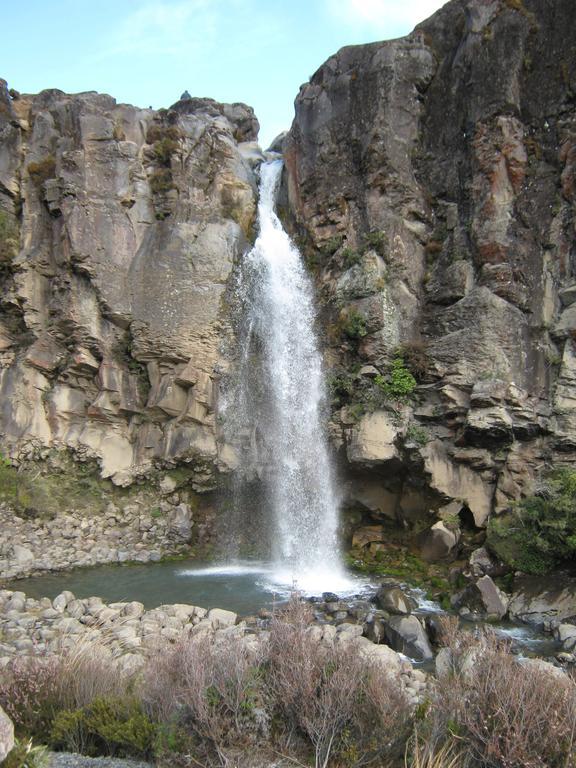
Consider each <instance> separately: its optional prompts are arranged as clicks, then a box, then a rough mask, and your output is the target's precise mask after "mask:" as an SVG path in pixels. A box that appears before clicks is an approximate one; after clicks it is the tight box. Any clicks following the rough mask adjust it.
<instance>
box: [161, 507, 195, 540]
mask: <svg viewBox="0 0 576 768" xmlns="http://www.w3.org/2000/svg"><path fill="white" fill-rule="evenodd" d="M167 522H168V534H169V535H170V536H172V537H174V538H176V539H179V540H181V541H182V542H188V541H190V537H191V536H192V526H193V525H194V522H193V520H192V511H191V509H190V507H189V506H188V505H187V504H178V506H177V507H174V508H173V509H171V510H170V512H169V513H168V515H167Z"/></svg>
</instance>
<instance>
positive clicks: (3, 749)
mask: <svg viewBox="0 0 576 768" xmlns="http://www.w3.org/2000/svg"><path fill="white" fill-rule="evenodd" d="M13 747H14V725H13V724H12V720H10V718H9V717H8V715H7V714H6V713H5V712H4V710H3V709H2V707H0V763H1V762H2V761H3V760H4V759H5V758H6V757H7V755H8V754H9V753H10V752H11V751H12V748H13Z"/></svg>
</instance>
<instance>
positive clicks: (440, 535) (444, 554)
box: [418, 520, 460, 563]
mask: <svg viewBox="0 0 576 768" xmlns="http://www.w3.org/2000/svg"><path fill="white" fill-rule="evenodd" d="M459 541H460V530H459V529H458V528H449V527H448V526H447V525H446V523H444V522H443V521H442V520H439V521H438V522H437V523H435V524H434V525H433V526H432V527H431V528H429V529H428V530H427V531H423V533H421V534H420V536H419V537H418V543H419V545H420V553H421V555H422V558H423V559H424V560H426V561H427V562H429V563H435V562H438V561H440V560H450V559H454V558H455V557H456V555H457V553H458V543H459Z"/></svg>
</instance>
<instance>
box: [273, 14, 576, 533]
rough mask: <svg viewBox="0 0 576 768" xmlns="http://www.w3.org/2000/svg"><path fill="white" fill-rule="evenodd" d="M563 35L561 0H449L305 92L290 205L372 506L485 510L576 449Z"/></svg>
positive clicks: (294, 140) (571, 159) (571, 30)
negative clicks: (314, 280) (317, 295)
mask: <svg viewBox="0 0 576 768" xmlns="http://www.w3.org/2000/svg"><path fill="white" fill-rule="evenodd" d="M575 34H576V16H575V15H574V9H573V3H572V2H571V0H554V2H552V3H541V2H539V0H453V2H451V3H448V4H447V5H446V6H445V7H444V8H443V9H441V10H440V11H438V13H436V14H435V15H434V16H433V17H431V18H430V19H429V20H428V21H426V22H424V23H422V24H421V25H419V26H417V27H416V29H415V30H414V31H413V32H412V34H410V35H409V36H407V37H405V38H402V39H399V40H393V41H389V42H384V43H374V44H371V45H363V46H354V47H348V48H343V49H342V50H340V51H339V52H338V53H337V54H336V55H334V56H333V57H332V58H330V59H329V60H328V61H327V62H326V63H325V64H324V65H323V66H322V67H320V69H319V70H318V71H317V72H316V73H315V74H314V75H313V77H312V78H311V80H310V82H309V83H306V84H305V85H303V86H302V87H301V89H300V93H299V95H298V97H297V99H296V105H295V106H296V117H295V120H294V123H293V126H292V129H291V131H290V133H289V136H288V138H287V141H286V146H285V156H286V166H287V179H286V182H287V183H286V190H285V206H286V209H287V216H288V217H289V218H290V220H291V224H292V229H293V232H294V235H295V237H296V238H297V239H298V241H299V243H300V244H301V247H302V248H303V250H304V252H305V253H306V254H307V257H308V259H309V260H310V263H311V264H312V265H313V268H314V269H315V271H316V277H317V281H318V285H319V290H320V294H321V296H322V300H323V307H324V330H325V339H326V344H327V347H328V349H327V363H328V365H329V367H330V369H331V376H332V383H333V418H332V424H331V430H332V434H333V437H334V439H335V441H336V442H337V443H338V444H339V445H340V446H341V455H342V457H343V460H344V461H343V464H344V469H343V473H344V475H345V476H346V477H347V478H348V480H349V494H350V499H349V501H350V503H351V504H353V503H356V504H360V506H361V507H363V508H364V509H365V510H368V511H369V512H371V513H372V515H373V516H375V518H376V519H377V518H378V517H381V518H386V517H388V518H391V519H392V520H396V521H397V522H400V523H402V524H403V525H404V526H409V525H410V524H411V521H413V519H414V517H415V516H416V517H418V516H424V517H426V515H427V514H428V510H430V509H432V510H433V511H434V512H435V513H439V514H440V517H442V516H449V517H452V518H453V516H454V515H455V514H457V515H459V517H460V519H461V521H464V522H468V523H469V524H470V525H472V524H473V525H474V527H484V526H485V525H486V522H487V520H488V517H489V515H490V514H491V513H493V512H496V513H498V512H499V511H502V510H504V509H506V508H507V507H509V505H510V504H511V502H513V501H515V500H516V499H518V498H519V497H520V496H521V495H523V494H526V493H531V492H532V491H533V489H534V483H535V479H536V478H537V477H538V476H539V473H540V472H541V471H542V470H543V469H544V468H545V467H546V466H550V465H558V464H569V463H571V462H573V461H574V459H575V458H576V410H575V407H576V379H575V370H576V346H575V341H574V336H575V330H576V304H574V303H573V302H574V301H575V300H576V285H575V284H576V277H575V273H574V270H575V268H576V264H575V256H576V250H575V203H576V198H575V187H574V180H575V173H576V164H575V163H576V57H575V54H574V46H573V40H574V36H575ZM394 361H396V363H395V365H396V374H394ZM405 370H408V371H409V372H411V373H412V374H413V375H414V376H415V379H416V382H417V386H416V387H415V388H414V389H413V391H412V390H411V391H410V392H409V393H406V396H401V395H402V393H401V392H400V390H401V386H400V389H399V385H400V384H401V382H400V380H399V378H398V375H400V374H404V372H405ZM395 375H396V378H394V376H395ZM404 381H406V380H404ZM394 382H395V384H394ZM407 389H411V387H410V385H409V384H408V386H407ZM394 394H396V397H395V396H394ZM375 401H376V406H374V402H375ZM394 401H395V402H394ZM447 505H448V506H447ZM430 522H433V519H431V520H430Z"/></svg>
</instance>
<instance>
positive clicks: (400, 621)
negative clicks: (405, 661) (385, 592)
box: [385, 616, 434, 661]
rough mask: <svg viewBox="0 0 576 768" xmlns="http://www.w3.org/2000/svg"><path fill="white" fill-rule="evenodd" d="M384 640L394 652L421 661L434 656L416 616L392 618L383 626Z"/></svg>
mask: <svg viewBox="0 0 576 768" xmlns="http://www.w3.org/2000/svg"><path fill="white" fill-rule="evenodd" d="M385 632H386V640H387V642H388V643H389V645H390V646H391V647H392V648H394V650H396V651H400V652H401V653H403V654H405V655H406V656H408V657H409V658H411V659H415V660H417V661H423V660H426V659H432V658H433V657H434V654H433V652H432V648H431V646H430V641H429V640H428V636H427V635H426V632H425V630H424V628H423V627H422V624H420V622H419V621H418V619H417V618H416V616H393V617H391V618H390V619H388V621H387V622H386V624H385Z"/></svg>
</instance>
